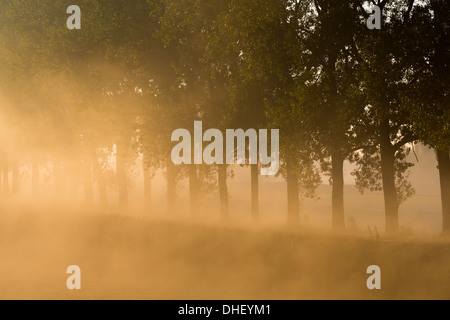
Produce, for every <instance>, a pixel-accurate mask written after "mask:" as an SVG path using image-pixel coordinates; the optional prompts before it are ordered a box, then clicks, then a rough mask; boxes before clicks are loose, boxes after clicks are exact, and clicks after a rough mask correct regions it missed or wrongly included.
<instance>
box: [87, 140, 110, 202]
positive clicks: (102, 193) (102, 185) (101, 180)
mask: <svg viewBox="0 0 450 320" xmlns="http://www.w3.org/2000/svg"><path fill="white" fill-rule="evenodd" d="M91 158H92V167H93V169H94V175H95V179H96V180H97V187H98V195H99V198H100V205H101V206H102V207H106V206H107V205H108V195H107V193H106V182H105V177H104V175H103V171H102V168H101V166H100V163H99V162H98V157H97V153H96V152H95V148H91Z"/></svg>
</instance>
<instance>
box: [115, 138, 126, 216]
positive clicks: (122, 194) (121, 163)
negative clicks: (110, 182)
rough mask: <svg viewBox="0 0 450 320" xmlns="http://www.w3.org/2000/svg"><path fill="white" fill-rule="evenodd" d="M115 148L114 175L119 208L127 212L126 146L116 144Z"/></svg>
mask: <svg viewBox="0 0 450 320" xmlns="http://www.w3.org/2000/svg"><path fill="white" fill-rule="evenodd" d="M116 147H117V153H116V174H117V184H118V186H119V207H120V209H121V210H124V211H126V210H128V184H127V174H126V165H125V157H126V146H125V145H124V144H120V143H118V144H117V145H116Z"/></svg>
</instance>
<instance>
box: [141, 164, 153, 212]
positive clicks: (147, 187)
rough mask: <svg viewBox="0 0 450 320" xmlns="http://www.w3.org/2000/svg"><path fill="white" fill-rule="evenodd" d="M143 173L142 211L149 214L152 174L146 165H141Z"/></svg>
mask: <svg viewBox="0 0 450 320" xmlns="http://www.w3.org/2000/svg"><path fill="white" fill-rule="evenodd" d="M143 171H144V211H145V212H150V211H151V209H152V173H151V170H150V168H149V167H147V165H146V164H145V162H144V164H143Z"/></svg>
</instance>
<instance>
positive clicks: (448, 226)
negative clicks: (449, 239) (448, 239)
mask: <svg viewBox="0 0 450 320" xmlns="http://www.w3.org/2000/svg"><path fill="white" fill-rule="evenodd" d="M436 154H437V159H438V164H439V178H440V184H441V202H442V231H443V233H444V234H446V235H449V234H450V156H449V152H448V150H446V151H445V150H444V151H442V150H437V151H436Z"/></svg>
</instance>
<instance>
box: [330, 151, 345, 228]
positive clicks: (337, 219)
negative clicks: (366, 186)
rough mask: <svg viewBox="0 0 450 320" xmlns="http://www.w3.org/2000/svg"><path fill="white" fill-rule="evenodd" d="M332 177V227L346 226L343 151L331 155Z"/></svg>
mask: <svg viewBox="0 0 450 320" xmlns="http://www.w3.org/2000/svg"><path fill="white" fill-rule="evenodd" d="M331 163H332V169H331V177H332V180H333V185H332V191H331V205H332V227H333V229H343V228H345V220H344V158H343V157H342V155H341V153H340V152H339V151H338V152H333V153H332V155H331Z"/></svg>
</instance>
